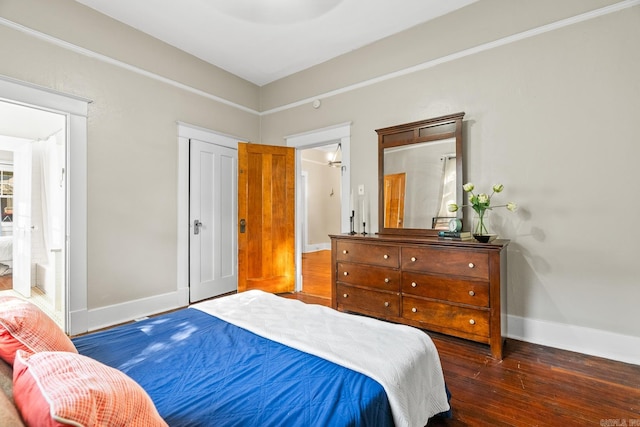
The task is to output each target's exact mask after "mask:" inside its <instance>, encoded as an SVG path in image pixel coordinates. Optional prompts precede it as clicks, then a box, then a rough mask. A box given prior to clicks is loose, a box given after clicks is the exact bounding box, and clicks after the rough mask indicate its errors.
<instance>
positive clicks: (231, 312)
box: [192, 290, 449, 427]
mask: <svg viewBox="0 0 640 427" xmlns="http://www.w3.org/2000/svg"><path fill="white" fill-rule="evenodd" d="M192 307H193V308H197V309H199V310H202V311H204V312H206V313H209V314H211V315H213V316H216V317H218V318H220V319H222V320H225V321H227V322H229V323H232V324H234V325H236V326H239V327H241V328H243V329H247V330H249V331H251V332H253V333H255V334H257V335H260V336H262V337H264V338H268V339H270V340H272V341H276V342H279V343H281V344H284V345H287V346H289V347H292V348H295V349H298V350H300V351H304V352H306V353H310V354H313V355H315V356H318V357H322V358H323V359H326V360H329V361H331V362H334V363H337V364H339V365H342V366H344V367H346V368H349V369H352V370H354V371H357V372H360V373H362V374H364V375H367V376H368V377H370V378H373V379H374V380H376V381H378V382H379V383H380V384H381V385H382V386H383V387H384V389H385V391H386V393H387V398H388V399H389V404H390V405H391V411H392V413H393V419H394V422H395V425H396V426H398V427H400V426H415V427H422V426H425V425H426V424H427V421H428V419H429V418H430V417H432V416H433V415H435V414H438V413H440V412H443V411H447V410H448V409H449V404H448V402H447V396H446V391H445V385H444V377H443V373H442V367H441V365H440V358H439V356H438V352H437V350H436V347H435V345H434V344H433V342H432V341H431V339H430V338H429V337H428V336H427V335H426V334H425V333H424V332H422V331H420V330H418V329H416V328H412V327H409V326H404V325H397V324H393V323H387V322H383V321H380V320H376V319H371V318H367V317H362V316H355V315H350V314H346V313H341V312H338V311H336V310H333V309H331V308H328V307H323V306H320V305H312V304H304V303H302V302H300V301H297V300H291V299H285V298H282V297H278V296H276V295H273V294H269V293H266V292H262V291H255V290H253V291H247V292H242V293H239V294H235V295H230V296H228V297H224V298H219V299H213V300H208V301H204V302H201V303H198V304H195V305H193V306H192Z"/></svg>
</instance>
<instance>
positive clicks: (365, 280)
mask: <svg viewBox="0 0 640 427" xmlns="http://www.w3.org/2000/svg"><path fill="white" fill-rule="evenodd" d="M337 280H338V281H339V282H344V283H349V284H352V285H361V286H366V287H369V288H376V289H383V290H386V291H394V292H400V271H399V270H392V269H389V268H384V267H371V266H369V265H363V264H351V263H348V262H339V263H338V279H337Z"/></svg>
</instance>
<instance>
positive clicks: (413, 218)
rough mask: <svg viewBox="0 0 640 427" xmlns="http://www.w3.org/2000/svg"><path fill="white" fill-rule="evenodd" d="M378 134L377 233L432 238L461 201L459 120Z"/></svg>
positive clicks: (452, 117) (450, 118)
mask: <svg viewBox="0 0 640 427" xmlns="http://www.w3.org/2000/svg"><path fill="white" fill-rule="evenodd" d="M463 116H464V113H457V114H452V115H449V116H442V117H437V118H433V119H427V120H422V121H419V122H413V123H406V124H403V125H398V126H393V127H389V128H384V129H378V130H376V132H377V133H378V156H379V157H378V182H379V189H378V197H379V199H378V200H379V208H378V215H379V233H380V234H407V235H409V234H410V235H427V236H432V235H437V233H438V230H446V229H447V228H448V225H449V220H451V219H452V218H456V214H455V213H451V212H449V211H448V209H447V206H448V205H449V204H451V203H457V204H461V202H462V179H463V178H462V117H463Z"/></svg>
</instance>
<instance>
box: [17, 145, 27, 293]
mask: <svg viewBox="0 0 640 427" xmlns="http://www.w3.org/2000/svg"><path fill="white" fill-rule="evenodd" d="M12 274H13V289H15V290H16V291H18V292H20V293H21V294H22V295H24V296H25V297H30V296H31V144H29V143H24V144H18V145H17V146H16V149H15V150H14V152H13V273H12Z"/></svg>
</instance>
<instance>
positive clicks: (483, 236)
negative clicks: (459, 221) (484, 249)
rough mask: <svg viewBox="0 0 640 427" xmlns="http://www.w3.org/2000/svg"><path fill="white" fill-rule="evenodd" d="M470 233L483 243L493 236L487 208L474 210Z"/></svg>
mask: <svg viewBox="0 0 640 427" xmlns="http://www.w3.org/2000/svg"><path fill="white" fill-rule="evenodd" d="M471 234H473V237H474V238H475V239H476V240H478V241H480V242H483V243H486V242H488V241H489V240H490V239H491V237H492V236H493V234H492V232H491V222H490V215H489V210H485V211H482V212H476V213H475V214H474V215H473V220H472V222H471Z"/></svg>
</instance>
